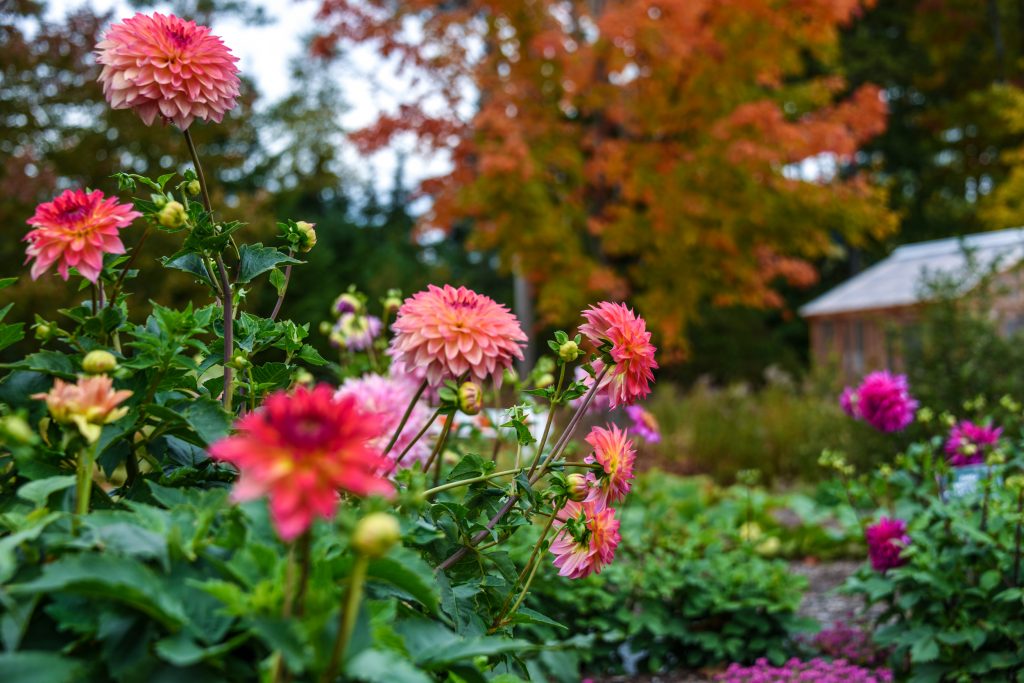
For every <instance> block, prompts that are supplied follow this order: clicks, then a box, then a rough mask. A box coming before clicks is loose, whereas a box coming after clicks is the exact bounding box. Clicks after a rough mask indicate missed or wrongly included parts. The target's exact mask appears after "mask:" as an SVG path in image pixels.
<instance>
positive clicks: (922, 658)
mask: <svg viewBox="0 0 1024 683" xmlns="http://www.w3.org/2000/svg"><path fill="white" fill-rule="evenodd" d="M938 657H939V644H938V643H937V642H936V641H935V638H933V637H931V636H929V637H927V638H921V639H920V640H917V641H916V642H915V643H914V645H913V647H911V648H910V661H911V662H914V663H915V664H916V663H924V662H934V661H935V660H936V659H938Z"/></svg>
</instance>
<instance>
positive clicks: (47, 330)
mask: <svg viewBox="0 0 1024 683" xmlns="http://www.w3.org/2000/svg"><path fill="white" fill-rule="evenodd" d="M52 335H53V327H52V326H50V325H48V324H46V323H39V324H38V325H36V339H38V340H39V341H46V340H48V339H49V338H50V337H51V336H52Z"/></svg>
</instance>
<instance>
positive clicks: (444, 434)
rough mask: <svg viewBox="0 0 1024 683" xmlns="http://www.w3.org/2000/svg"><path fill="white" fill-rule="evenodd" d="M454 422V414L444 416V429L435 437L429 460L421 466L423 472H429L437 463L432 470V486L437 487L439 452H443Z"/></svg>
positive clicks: (439, 476)
mask: <svg viewBox="0 0 1024 683" xmlns="http://www.w3.org/2000/svg"><path fill="white" fill-rule="evenodd" d="M453 422H455V415H454V413H453V414H451V415H445V420H444V427H442V428H441V436H439V437H437V443H436V444H434V452H433V453H431V454H430V458H429V459H428V460H427V464H426V465H424V466H423V471H424V472H429V471H430V466H431V465H433V464H434V461H435V460H436V461H437V465H436V467H435V468H434V486H437V485H438V483H439V482H440V481H441V461H442V460H443V458H442V457H441V452H442V451H443V450H444V445H445V444H446V443H447V442H448V434H449V433H451V431H452V423H453Z"/></svg>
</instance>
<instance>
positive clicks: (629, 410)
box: [626, 405, 661, 443]
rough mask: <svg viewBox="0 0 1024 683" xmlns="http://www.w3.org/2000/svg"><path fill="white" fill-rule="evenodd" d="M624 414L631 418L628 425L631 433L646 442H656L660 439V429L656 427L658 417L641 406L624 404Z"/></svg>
mask: <svg viewBox="0 0 1024 683" xmlns="http://www.w3.org/2000/svg"><path fill="white" fill-rule="evenodd" d="M626 415H627V416H629V419H630V420H632V424H631V425H630V426H629V431H630V433H631V434H636V435H637V436H639V437H640V438H641V439H643V440H644V441H646V442H647V443H658V442H660V441H661V429H660V428H659V427H658V418H656V417H654V415H653V414H651V412H650V411H649V410H647V409H645V408H644V407H643V406H638V405H632V406H626Z"/></svg>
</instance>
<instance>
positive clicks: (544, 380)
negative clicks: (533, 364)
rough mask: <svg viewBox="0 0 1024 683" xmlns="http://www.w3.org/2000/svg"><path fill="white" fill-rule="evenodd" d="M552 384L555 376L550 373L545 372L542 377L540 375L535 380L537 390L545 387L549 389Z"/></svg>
mask: <svg viewBox="0 0 1024 683" xmlns="http://www.w3.org/2000/svg"><path fill="white" fill-rule="evenodd" d="M554 383H555V376H554V375H552V374H551V373H550V372H545V373H544V374H543V375H541V376H540V377H539V378H538V379H537V388H538V389H543V388H545V387H550V386H551V385H552V384H554Z"/></svg>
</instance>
